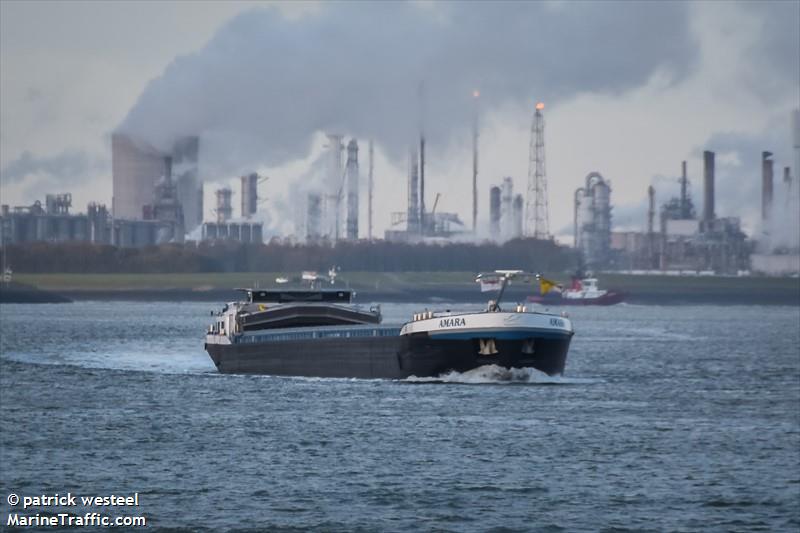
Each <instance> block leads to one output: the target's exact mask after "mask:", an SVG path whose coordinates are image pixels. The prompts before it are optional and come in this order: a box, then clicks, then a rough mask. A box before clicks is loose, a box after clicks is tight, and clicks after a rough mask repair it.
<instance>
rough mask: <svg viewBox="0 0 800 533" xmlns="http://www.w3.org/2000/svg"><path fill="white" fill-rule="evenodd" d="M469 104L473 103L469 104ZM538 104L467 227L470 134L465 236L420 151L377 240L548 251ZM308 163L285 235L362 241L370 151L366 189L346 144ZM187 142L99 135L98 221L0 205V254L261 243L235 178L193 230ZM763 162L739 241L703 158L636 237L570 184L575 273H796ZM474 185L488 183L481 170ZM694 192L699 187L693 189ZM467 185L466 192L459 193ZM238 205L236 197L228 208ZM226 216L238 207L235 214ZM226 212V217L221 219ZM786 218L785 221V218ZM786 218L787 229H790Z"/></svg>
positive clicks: (607, 201) (368, 230)
mask: <svg viewBox="0 0 800 533" xmlns="http://www.w3.org/2000/svg"><path fill="white" fill-rule="evenodd" d="M478 95H479V93H478V92H477V91H475V93H474V97H475V99H476V100H477V97H478ZM798 115H800V113H798V112H797V111H795V112H794V113H793V126H792V127H793V143H794V152H795V159H796V161H795V162H794V167H795V169H796V168H798V166H800V161H798V159H800V156H798V155H797V154H798V153H800V147H798V146H800V140H799V139H800V133H798V129H800V118H798ZM544 126H545V123H544V104H542V103H538V104H536V106H535V108H534V112H533V119H532V122H531V128H530V144H529V151H528V176H527V181H526V182H525V184H524V187H519V185H518V186H517V187H515V183H514V178H513V177H511V176H503V177H498V178H497V179H496V181H494V180H493V181H494V183H493V184H492V185H491V186H490V187H489V188H488V190H487V191H486V193H487V196H486V197H485V199H488V202H487V204H488V207H489V211H488V214H487V216H486V217H485V218H484V219H482V220H485V221H486V222H487V225H486V226H485V227H480V226H479V224H478V221H479V218H478V214H479V213H478V205H479V204H480V201H479V190H478V173H479V148H480V146H479V137H480V131H479V124H478V120H477V113H475V117H474V120H473V131H472V136H471V137H472V153H471V163H472V165H471V166H472V175H471V176H470V178H471V180H469V181H468V180H465V183H464V186H467V185H471V186H472V187H471V188H472V202H471V206H470V207H471V215H472V220H471V224H469V225H468V224H467V223H465V222H464V221H463V220H462V219H461V217H460V215H459V214H458V213H454V212H445V211H443V210H442V209H441V208H440V201H441V198H442V194H441V193H435V194H432V195H431V194H430V193H429V194H428V195H427V196H426V139H425V135H424V132H423V131H422V130H421V131H420V133H419V138H418V141H417V142H415V143H414V144H413V146H410V147H409V149H408V159H407V183H406V190H407V195H406V197H405V206H404V208H403V209H402V210H398V211H394V212H392V213H391V222H390V227H389V228H388V229H386V230H385V232H384V234H383V239H384V240H386V241H390V242H403V243H412V244H418V243H442V242H451V241H471V242H489V243H497V244H502V243H505V242H508V241H511V240H514V239H525V238H529V239H539V240H551V239H553V238H554V236H553V235H552V234H551V232H550V228H549V199H548V194H547V176H546V167H545V137H544ZM326 139H327V144H326V146H325V148H324V152H323V154H322V156H321V160H320V164H321V168H323V171H322V172H321V176H319V177H318V178H317V179H316V180H315V181H314V183H313V184H312V185H313V186H310V187H308V188H307V190H305V191H306V192H303V195H302V205H296V206H293V211H294V212H295V220H294V226H295V227H294V235H295V236H299V237H300V238H299V240H300V241H301V242H305V243H308V244H326V245H335V244H336V243H337V242H348V241H349V242H353V241H357V240H359V239H361V238H362V237H361V236H362V235H364V234H366V238H367V240H369V241H372V240H374V239H375V238H376V236H375V230H374V227H373V197H374V193H375V190H376V189H380V187H381V183H380V181H378V182H377V183H376V182H375V178H374V147H373V143H372V141H369V144H368V150H367V156H368V165H367V168H368V171H367V179H366V183H362V177H361V170H360V167H359V143H358V140H357V139H355V138H349V139H346V138H345V136H344V135H342V134H339V133H328V134H326ZM200 149H201V144H200V140H199V137H197V136H187V137H183V138H180V139H178V140H177V141H176V142H175V143H174V144H173V145H172V147H171V149H170V150H169V151H168V152H165V151H162V150H158V149H156V148H154V147H153V146H151V145H150V144H148V143H147V142H145V141H142V140H140V139H134V138H133V137H131V136H128V135H125V134H123V133H115V134H113V135H112V142H111V152H112V182H113V198H112V207H111V209H110V210H109V209H108V208H107V207H106V206H105V205H102V204H98V203H95V202H92V203H90V204H89V205H88V206H87V209H86V214H72V213H70V209H71V208H72V198H71V194H70V193H58V194H47V195H46V196H45V198H44V203H42V202H41V201H36V202H34V203H33V204H32V205H29V206H17V207H13V208H12V207H10V206H7V205H4V206H2V213H1V215H2V232H0V236H2V240H3V243H7V244H19V243H25V242H36V241H43V242H69V241H83V242H91V243H98V244H110V245H113V246H119V247H141V246H151V245H158V244H164V243H183V242H186V241H192V242H199V241H207V242H214V241H234V242H240V243H263V242H264V239H265V227H264V222H263V218H262V217H261V214H262V213H263V212H264V210H266V211H269V210H270V203H269V202H268V201H267V200H268V199H267V198H266V197H265V196H263V195H260V194H259V186H260V185H261V186H263V185H264V184H265V183H266V182H267V180H268V178H267V177H266V176H262V175H259V174H258V173H255V172H251V173H247V174H245V175H243V176H240V178H239V180H238V184H239V190H238V191H235V190H234V189H233V188H232V187H230V186H220V187H219V188H217V189H215V190H214V198H215V204H214V206H213V209H210V210H209V211H210V212H211V213H212V215H213V216H212V217H211V218H210V219H208V220H204V219H203V213H204V211H203V209H204V206H203V194H204V185H203V181H202V180H201V169H200V168H199V163H198V162H199V160H200ZM774 164H775V161H774V156H773V153H772V152H770V151H767V150H764V151H763V152H762V153H761V176H760V185H761V197H760V214H761V229H760V230H759V232H757V233H756V234H754V235H751V236H748V235H745V233H744V231H743V229H742V221H741V219H740V218H739V216H737V214H736V213H719V212H718V210H717V207H716V205H715V191H716V188H717V184H716V154H715V152H713V151H709V150H706V151H705V152H704V153H703V169H702V176H703V177H702V187H701V189H702V205H701V207H700V208H698V207H696V205H695V199H694V198H696V197H700V195H698V194H695V195H694V196H693V194H692V191H691V180H690V179H689V175H688V171H687V170H688V169H687V162H686V161H683V162H682V164H681V174H680V177H679V178H677V180H678V181H679V183H680V193H679V195H678V196H676V197H673V198H669V199H667V200H666V201H663V200H662V201H661V203H660V205H658V204H659V202H657V197H658V194H659V191H658V190H657V189H656V188H655V187H653V186H650V187H648V188H647V189H646V190H645V191H643V193H644V194H646V197H647V205H648V209H647V214H646V219H645V220H643V221H642V225H641V229H640V230H635V229H634V230H632V229H631V228H625V229H624V230H615V225H614V215H613V213H614V204H613V196H612V192H613V187H612V182H611V180H609V179H607V178H606V177H605V176H604V175H603V174H602V173H601V172H599V171H591V172H589V173H588V174H587V175H586V176H585V177H584V178H583V179H581V181H580V186H579V187H578V188H576V189H575V191H574V195H573V198H572V204H573V205H572V213H573V227H572V235H571V237H572V243H573V246H574V249H575V250H576V252H577V255H576V257H578V258H579V259H578V260H579V264H578V265H576V267H577V268H580V269H583V270H590V271H627V272H631V273H637V272H641V273H667V274H669V273H672V274H687V273H688V274H698V273H703V274H726V275H737V274H738V275H741V274H743V273H749V272H756V273H766V274H786V273H789V274H791V273H796V272H798V271H800V261H798V249H797V244H796V243H794V245H792V242H791V241H790V242H789V243H788V245H787V243H786V242H783V241H781V240H780V239H779V238H778V235H779V234H780V228H781V226H786V225H791V224H793V223H797V222H796V220H794V219H792V218H791V216H792V213H791V209H790V208H789V206H790V205H792V204H791V203H790V200H791V199H792V198H794V195H796V194H797V188H798V186H797V177H796V175H795V174H796V171H795V173H793V171H792V167H791V166H788V165H786V166H784V167H783V169H782V172H781V173H780V176H781V179H780V180H779V181H778V183H777V184H776V182H775V181H776V180H775V170H774ZM482 173H483V174H484V175H489V174H490V173H491V171H487V170H483V171H482ZM695 181H699V180H695ZM470 182H471V183H470ZM362 185H365V186H364V187H363V188H364V189H365V190H366V191H367V195H368V198H367V200H366V207H367V209H366V212H367V218H368V220H367V224H363V223H361V222H360V221H359V212H360V211H359V207H360V205H363V204H360V198H359V196H360V194H361V190H362ZM237 197H238V198H237ZM237 204H238V205H237ZM234 206H236V207H237V209H235V208H234ZM787 217H789V218H787ZM795 218H796V216H795Z"/></svg>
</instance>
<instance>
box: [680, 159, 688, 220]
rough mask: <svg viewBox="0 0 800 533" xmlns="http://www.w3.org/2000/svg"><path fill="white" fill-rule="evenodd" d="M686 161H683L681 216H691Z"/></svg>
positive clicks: (684, 217)
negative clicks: (687, 193)
mask: <svg viewBox="0 0 800 533" xmlns="http://www.w3.org/2000/svg"><path fill="white" fill-rule="evenodd" d="M687 181H688V180H687V178H686V161H683V162H681V218H683V219H687V218H689V205H688V202H687V197H686V184H687Z"/></svg>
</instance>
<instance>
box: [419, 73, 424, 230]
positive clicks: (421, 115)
mask: <svg viewBox="0 0 800 533" xmlns="http://www.w3.org/2000/svg"><path fill="white" fill-rule="evenodd" d="M424 124H425V83H424V82H420V84H419V227H420V234H422V235H424V234H425V125H424Z"/></svg>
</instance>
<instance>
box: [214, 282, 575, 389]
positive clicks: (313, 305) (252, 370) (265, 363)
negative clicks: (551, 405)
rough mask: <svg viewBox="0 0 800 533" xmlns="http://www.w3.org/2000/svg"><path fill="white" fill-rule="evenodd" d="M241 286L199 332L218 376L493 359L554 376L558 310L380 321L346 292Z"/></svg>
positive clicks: (354, 374)
mask: <svg viewBox="0 0 800 533" xmlns="http://www.w3.org/2000/svg"><path fill="white" fill-rule="evenodd" d="M503 276H506V274H503ZM511 277H512V276H511V275H508V277H504V278H503V279H504V280H505V281H504V282H503V288H504V287H505V283H507V280H508V279H511ZM242 290H243V291H244V292H245V294H246V297H245V298H244V300H242V301H240V302H231V303H229V304H227V305H225V306H224V307H223V308H222V310H221V311H220V312H218V313H216V316H215V322H214V323H213V324H211V325H210V326H209V329H208V332H207V333H206V340H205V349H206V351H207V352H208V354H209V355H210V356H211V359H212V360H213V361H214V364H215V365H216V367H217V369H218V370H219V371H220V372H222V373H241V374H269V375H276V376H308V377H338V378H367V379H376V378H378V379H404V378H408V377H411V376H416V377H437V376H440V375H442V374H444V373H447V372H449V371H458V372H463V371H468V370H472V369H474V368H478V367H480V366H483V365H489V364H494V365H499V366H503V367H508V368H512V367H515V368H521V367H533V368H536V369H538V370H540V371H542V372H545V373H547V374H550V375H558V374H562V373H563V371H564V366H565V362H566V357H567V351H568V349H569V343H570V340H571V338H572V335H573V330H572V324H571V322H570V320H569V318H567V317H566V316H562V315H554V314H550V313H540V312H534V311H531V310H529V309H527V308H526V307H525V306H523V305H519V304H517V305H516V306H513V307H512V308H511V309H509V310H504V309H501V307H500V304H499V298H498V299H497V300H493V301H490V302H489V304H488V306H487V308H486V309H485V310H483V311H479V312H458V311H452V310H449V309H447V310H443V311H429V310H424V311H422V312H419V313H414V315H413V316H412V319H411V320H410V321H409V322H407V323H406V324H404V325H384V324H382V316H381V311H380V307H379V306H371V307H369V308H362V307H360V306H358V305H355V304H354V303H353V293H352V291H350V290H337V289H318V288H309V289H298V290H276V289H268V290H259V289H242ZM501 292H502V291H501Z"/></svg>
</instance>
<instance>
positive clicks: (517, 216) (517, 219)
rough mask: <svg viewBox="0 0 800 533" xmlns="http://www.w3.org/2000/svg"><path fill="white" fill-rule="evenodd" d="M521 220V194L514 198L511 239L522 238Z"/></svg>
mask: <svg viewBox="0 0 800 533" xmlns="http://www.w3.org/2000/svg"><path fill="white" fill-rule="evenodd" d="M523 218H525V199H524V198H523V197H522V195H521V194H518V195H516V196H515V197H514V231H513V233H512V235H511V238H512V239H519V238H521V237H522V220H523Z"/></svg>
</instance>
